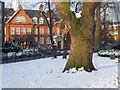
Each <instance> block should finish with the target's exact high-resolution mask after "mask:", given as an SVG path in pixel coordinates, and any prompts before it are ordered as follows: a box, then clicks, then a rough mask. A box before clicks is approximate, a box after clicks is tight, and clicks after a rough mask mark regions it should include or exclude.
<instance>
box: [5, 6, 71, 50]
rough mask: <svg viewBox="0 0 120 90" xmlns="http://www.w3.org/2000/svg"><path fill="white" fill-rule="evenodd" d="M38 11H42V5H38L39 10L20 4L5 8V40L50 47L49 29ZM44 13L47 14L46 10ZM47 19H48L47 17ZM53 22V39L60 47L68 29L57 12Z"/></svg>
mask: <svg viewBox="0 0 120 90" xmlns="http://www.w3.org/2000/svg"><path fill="white" fill-rule="evenodd" d="M40 11H43V5H40V9H39V10H25V9H23V8H22V6H19V7H18V9H15V10H14V8H5V41H14V40H15V41H16V42H17V43H18V41H19V43H18V44H20V45H21V46H24V45H25V46H26V47H28V46H30V44H34V46H36V47H41V48H43V49H49V48H51V41H50V36H49V34H50V33H49V32H50V31H49V28H48V25H47V22H46V20H45V18H44V17H43V15H42V14H40ZM43 12H44V11H43ZM44 14H45V15H46V16H47V12H44ZM47 19H48V20H49V17H47ZM53 24H54V25H53V32H52V33H53V35H54V36H53V38H54V41H55V43H56V45H57V46H58V48H60V49H62V48H63V45H64V43H63V40H64V38H65V37H66V36H67V34H68V30H67V29H65V23H64V21H63V20H62V19H61V18H60V16H59V14H58V15H57V16H55V17H53ZM69 43H70V42H69Z"/></svg>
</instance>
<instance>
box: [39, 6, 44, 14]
mask: <svg viewBox="0 0 120 90" xmlns="http://www.w3.org/2000/svg"><path fill="white" fill-rule="evenodd" d="M39 9H40V11H41V12H43V5H42V4H40V8H39Z"/></svg>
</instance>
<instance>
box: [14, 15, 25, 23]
mask: <svg viewBox="0 0 120 90" xmlns="http://www.w3.org/2000/svg"><path fill="white" fill-rule="evenodd" d="M15 21H16V22H26V19H25V17H23V16H18V17H17V18H16V20H15Z"/></svg>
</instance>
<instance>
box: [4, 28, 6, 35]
mask: <svg viewBox="0 0 120 90" xmlns="http://www.w3.org/2000/svg"><path fill="white" fill-rule="evenodd" d="M4 34H5V35H6V27H5V32H4Z"/></svg>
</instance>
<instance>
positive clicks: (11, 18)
mask: <svg viewBox="0 0 120 90" xmlns="http://www.w3.org/2000/svg"><path fill="white" fill-rule="evenodd" d="M20 10H21V7H20V8H19V9H17V10H16V11H15V13H14V14H13V15H12V16H11V17H10V19H8V21H7V22H6V23H8V22H9V21H10V20H11V19H12V18H13V17H14V16H15V15H16V14H17V13H18V12H19V11H20Z"/></svg>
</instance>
